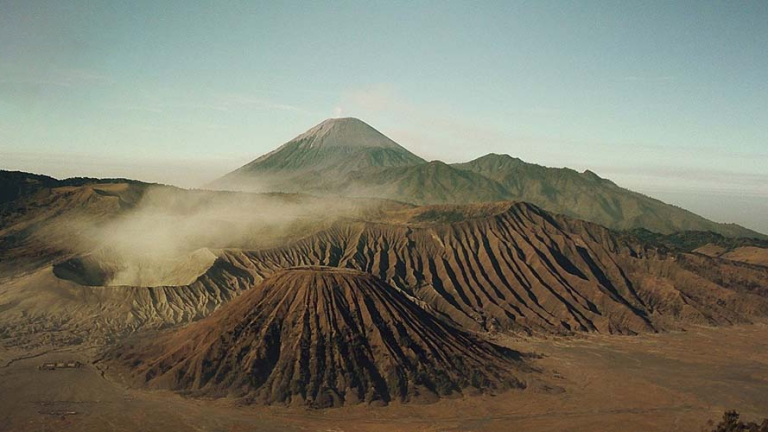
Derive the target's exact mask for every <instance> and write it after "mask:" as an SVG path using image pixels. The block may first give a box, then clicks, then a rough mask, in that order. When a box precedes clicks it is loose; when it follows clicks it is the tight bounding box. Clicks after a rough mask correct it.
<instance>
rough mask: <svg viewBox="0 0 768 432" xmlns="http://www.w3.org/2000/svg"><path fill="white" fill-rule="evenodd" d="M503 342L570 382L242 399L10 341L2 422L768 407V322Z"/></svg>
mask: <svg viewBox="0 0 768 432" xmlns="http://www.w3.org/2000/svg"><path fill="white" fill-rule="evenodd" d="M497 342H503V343H505V344H508V345H510V346H512V347H514V348H515V349H518V350H521V351H528V352H536V353H539V354H541V355H542V358H541V359H539V360H536V361H535V365H537V366H540V367H542V368H544V369H545V370H546V372H545V375H546V376H547V379H548V380H550V381H551V382H553V383H556V384H558V385H560V386H562V387H563V388H564V389H565V392H563V393H551V392H550V393H547V392H539V391H537V390H532V389H528V390H522V391H517V390H513V391H508V392H505V393H502V394H500V395H497V396H476V397H467V398H459V399H447V400H441V401H440V402H438V403H435V404H431V405H402V404H397V403H393V404H391V405H390V406H387V407H379V408H369V407H365V406H363V405H355V406H351V407H343V408H335V409H327V410H307V409H296V408H282V407H281V408H276V407H259V406H249V407H238V406H236V405H235V404H234V403H233V402H232V401H231V400H226V399H223V400H209V399H186V398H183V397H181V396H178V395H176V394H174V393H170V392H167V391H146V390H133V389H126V388H125V387H123V386H121V385H119V384H117V383H116V382H115V381H113V380H112V379H111V378H110V375H109V373H108V372H107V373H105V374H104V377H102V376H101V374H100V371H99V370H98V369H97V368H96V367H95V366H93V365H92V364H87V365H86V366H84V367H83V368H81V369H73V370H56V371H39V370H38V369H37V367H38V366H39V365H40V364H42V363H43V362H45V361H50V360H56V359H61V360H70V359H72V360H80V361H84V362H87V361H89V360H92V359H93V358H95V356H96V353H95V351H89V350H86V349H79V350H75V351H66V352H53V353H47V354H43V355H41V356H38V357H34V358H28V359H20V360H17V361H12V359H13V357H14V353H13V352H12V351H10V350H7V349H5V350H3V351H0V395H2V396H0V397H2V400H0V430H2V431H6V430H7V431H47V430H51V431H53V430H56V431H104V430H116V431H134V430H144V431H186V430H199V431H246V430H247V431H251V430H256V431H270V430H289V431H290V430H304V431H375V430H387V431H401V430H402V431H410V430H414V431H479V430H491V431H494V430H498V431H507V430H537V431H560V430H572V431H594V430H628V431H633V430H637V431H670V430H676V431H700V430H702V428H703V427H705V426H706V422H707V420H708V419H716V418H719V417H720V415H721V414H722V411H723V410H725V409H736V410H738V411H739V412H741V413H742V415H743V417H745V418H746V419H757V418H758V417H759V418H763V417H767V416H768V325H766V324H756V325H749V326H734V327H721V328H708V327H692V328H691V329H690V330H689V331H687V332H674V333H664V334H646V335H642V336H587V337H584V338H549V339H540V338H531V339H523V340H521V339H518V338H514V339H512V338H505V339H504V340H502V341H497ZM9 362H11V363H10V364H9V365H8V366H7V367H6V366H5V365H6V364H8V363H9Z"/></svg>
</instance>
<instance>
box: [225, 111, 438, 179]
mask: <svg viewBox="0 0 768 432" xmlns="http://www.w3.org/2000/svg"><path fill="white" fill-rule="evenodd" d="M424 162H425V161H424V159H422V158H420V157H418V156H416V155H415V154H413V153H411V152H410V151H408V150H406V149H405V148H404V147H402V146H400V145H399V144H397V143H396V142H394V141H392V140H391V139H389V138H387V137H386V136H385V135H384V134H382V133H381V132H379V131H377V130H376V129H374V128H373V127H371V126H370V125H368V124H367V123H365V122H363V121H361V120H358V119H356V118H333V119H328V120H325V121H324V122H322V123H320V124H318V125H317V126H315V127H313V128H311V129H309V130H308V131H306V132H304V133H303V134H301V135H299V136H297V137H296V138H294V139H292V140H291V141H289V142H287V143H285V144H283V145H282V146H280V147H279V148H277V149H276V150H274V151H272V152H270V153H267V154H265V155H263V156H261V157H259V158H258V159H256V160H254V161H252V162H250V163H248V164H246V165H245V166H243V167H241V168H239V169H237V170H235V171H233V172H231V173H229V174H227V175H226V176H224V177H223V178H221V179H219V180H217V181H215V182H214V183H212V184H211V186H212V187H214V188H228V189H239V190H247V191H264V192H301V191H306V190H310V189H317V188H318V187H322V188H325V189H328V188H331V187H335V185H337V184H338V183H339V182H340V181H342V180H343V179H344V178H345V176H346V174H348V173H350V172H354V171H360V170H365V169H369V168H390V167H406V166H413V165H418V164H421V163H424Z"/></svg>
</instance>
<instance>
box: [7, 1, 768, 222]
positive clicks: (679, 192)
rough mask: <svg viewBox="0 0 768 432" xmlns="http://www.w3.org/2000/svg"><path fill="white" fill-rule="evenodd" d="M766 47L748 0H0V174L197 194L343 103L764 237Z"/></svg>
mask: <svg viewBox="0 0 768 432" xmlns="http://www.w3.org/2000/svg"><path fill="white" fill-rule="evenodd" d="M157 3H162V5H159V4H157ZM767 47H768V2H766V1H739V2H736V1H734V2H723V1H712V2H705V1H692V2H682V1H681V2H668V1H660V2H638V1H633V2H604V1H601V2H597V1H595V2H566V1H555V2H543V1H531V2H513V1H502V2H446V1H438V2H415V3H413V2H394V1H387V2H319V1H318V2H314V1H313V2H310V1H302V2H261V3H259V2H252V1H249V2H224V1H221V2H192V1H179V2H154V1H146V2H141V1H134V2H123V1H114V2H106V1H105V2H99V1H90V2H76V1H68V2H61V1H51V2H40V1H31V0H21V1H9V0H0V168H5V169H23V170H29V171H35V172H41V173H46V174H51V175H54V176H60V177H65V176H74V175H93V176H124V177H134V178H139V179H143V180H149V181H162V182H166V183H173V184H179V185H182V186H195V185H199V184H202V183H204V182H206V181H208V180H211V179H213V178H215V177H217V176H219V175H222V174H224V173H225V172H227V171H229V170H231V169H234V168H236V167H238V166H240V165H242V164H244V163H246V162H248V161H249V160H251V159H253V158H255V157H257V156H259V155H260V154H262V153H264V152H267V151H269V150H271V149H273V148H274V147H276V146H278V145H279V144H282V143H283V142H285V141H287V140H289V139H290V138H292V137H294V136H295V135H298V134H299V133H301V132H303V131H304V130H306V129H308V128H309V127H311V126H312V125H314V124H316V123H318V122H320V121H322V120H323V119H325V118H328V117H333V116H354V117H359V118H361V119H363V120H365V121H367V122H368V123H370V124H371V125H373V126H374V127H376V128H378V129H379V130H381V131H382V132H384V133H385V134H387V135H389V136H390V137H392V138H393V139H395V140H396V141H398V142H399V143H400V144H402V145H404V146H406V147H407V148H409V149H411V150H412V151H414V152H415V153H417V154H419V155H421V156H423V157H425V158H427V159H441V160H444V161H446V162H457V161H465V160H469V159H473V158H475V157H478V156H481V155H483V154H486V153H489V152H496V153H508V154H511V155H513V156H518V157H521V158H523V159H524V160H527V161H529V162H535V163H540V164H543V165H549V166H570V167H573V168H575V169H579V170H583V169H587V168H589V169H592V170H594V171H596V172H597V173H599V174H601V175H603V176H605V177H609V178H611V179H613V180H615V181H616V182H618V183H619V184H621V185H623V186H626V187H629V188H631V189H635V190H638V191H641V192H645V193H648V194H650V195H653V196H657V197H659V198H662V199H665V200H667V201H669V202H672V203H675V204H679V205H682V206H684V207H686V208H689V209H691V210H694V211H697V212H700V213H702V214H704V215H705V216H708V217H711V218H714V219H716V220H721V221H732V222H738V223H741V224H744V225H747V226H750V227H753V228H756V229H760V230H762V231H763V232H768V216H766V215H768V48H767Z"/></svg>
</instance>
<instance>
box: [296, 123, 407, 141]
mask: <svg viewBox="0 0 768 432" xmlns="http://www.w3.org/2000/svg"><path fill="white" fill-rule="evenodd" d="M293 141H307V142H309V143H310V146H312V147H318V146H320V147H363V148H366V147H368V148H370V147H376V148H397V149H400V148H402V147H401V146H400V145H398V144H397V143H396V142H394V141H392V140H391V139H389V138H387V137H386V136H385V135H384V134H382V133H381V132H379V131H377V130H376V129H374V128H373V127H371V126H370V125H369V124H367V123H365V122H364V121H362V120H359V119H356V118H353V117H344V118H331V119H327V120H325V121H323V122H322V123H320V124H318V125H317V126H315V127H313V128H311V129H309V130H308V131H306V132H304V133H303V134H301V135H299V136H298V137H296V138H295V139H294V140H293Z"/></svg>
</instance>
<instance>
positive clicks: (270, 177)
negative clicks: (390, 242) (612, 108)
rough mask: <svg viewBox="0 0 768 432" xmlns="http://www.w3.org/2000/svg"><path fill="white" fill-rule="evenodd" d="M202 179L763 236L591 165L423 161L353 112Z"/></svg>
mask: <svg viewBox="0 0 768 432" xmlns="http://www.w3.org/2000/svg"><path fill="white" fill-rule="evenodd" d="M208 187H210V188H214V189H226V190H243V191H256V192H307V193H312V194H318V195H343V196H351V197H372V198H384V199H391V200H396V201H403V202H407V203H411V204H417V205H426V204H469V203H477V202H494V201H510V200H512V201H525V202H530V203H533V204H535V205H537V206H540V207H541V208H543V209H546V210H548V211H551V212H555V213H560V214H564V215H567V216H571V217H575V218H579V219H584V220H587V221H590V222H595V223H599V224H601V225H604V226H606V227H608V228H611V229H616V230H629V229H637V228H644V229H647V230H650V231H653V232H657V233H662V234H670V233H674V232H679V231H712V232H715V233H718V234H721V235H724V236H727V237H757V238H766V236H765V235H763V234H760V233H758V232H755V231H753V230H750V229H747V228H744V227H742V226H739V225H735V224H722V223H717V222H713V221H710V220H708V219H706V218H704V217H701V216H699V215H696V214H694V213H692V212H690V211H687V210H685V209H682V208H680V207H677V206H674V205H670V204H666V203H664V202H662V201H659V200H657V199H654V198H651V197H649V196H646V195H643V194H640V193H637V192H633V191H631V190H629V189H625V188H622V187H620V186H618V185H617V184H615V183H614V182H612V181H610V180H608V179H604V178H601V177H600V176H598V175H597V174H595V173H593V172H592V171H589V170H588V171H585V172H583V173H580V172H577V171H575V170H572V169H569V168H549V167H544V166H540V165H536V164H531V163H527V162H524V161H522V160H520V159H517V158H514V157H511V156H509V155H499V154H488V155H486V156H483V157H480V158H478V159H475V160H473V161H470V162H466V163H459V164H450V165H449V164H446V163H443V162H440V161H432V162H427V161H425V160H424V159H422V158H420V157H419V156H417V155H415V154H413V153H411V152H410V151H408V150H407V149H406V148H404V147H402V146H401V145H399V144H397V143H396V142H394V141H392V140H391V139H389V138H387V137H386V136H384V135H383V134H382V133H381V132H379V131H377V130H376V129H374V128H373V127H371V126H369V125H368V124H366V123H365V122H363V121H361V120H358V119H355V118H339V119H329V120H326V121H324V122H322V123H320V124H319V125H317V126H315V127H313V128H311V129H310V130H308V131H307V132H305V133H303V134H301V135H299V136H298V137H296V138H294V139H293V140H291V141H289V142H288V143H286V144H284V145H282V146H280V147H279V148H277V149H276V150H274V151H272V152H270V153H267V154H265V155H263V156H261V157H259V158H258V159H256V160H254V161H252V162H250V163H248V164H246V165H244V166H243V167H241V168H239V169H237V170H235V171H233V172H231V173H229V174H227V175H225V176H224V177H222V178H220V179H218V180H216V181H215V182H213V183H211V184H210V185H208Z"/></svg>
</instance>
